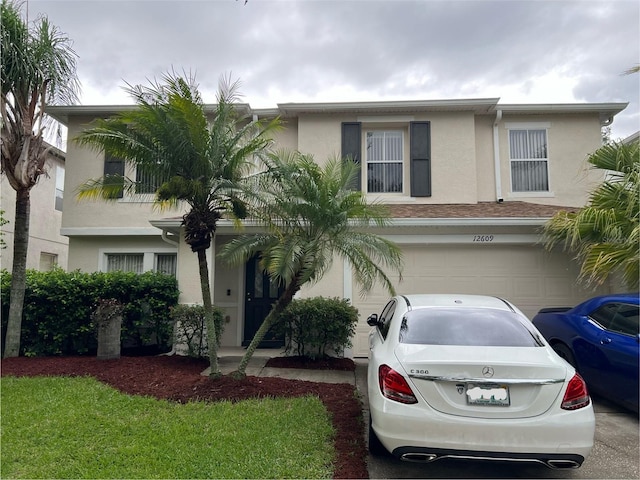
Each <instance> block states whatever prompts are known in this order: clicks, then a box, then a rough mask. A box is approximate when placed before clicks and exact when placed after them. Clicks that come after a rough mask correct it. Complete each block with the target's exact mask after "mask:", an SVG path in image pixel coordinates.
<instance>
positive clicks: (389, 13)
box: [25, 0, 640, 139]
mask: <svg viewBox="0 0 640 480" xmlns="http://www.w3.org/2000/svg"><path fill="white" fill-rule="evenodd" d="M25 6H26V7H28V15H29V18H30V19H33V18H35V17H36V16H37V15H38V14H39V13H44V14H46V15H47V16H48V17H49V19H50V20H51V22H52V23H53V24H54V25H56V26H58V27H59V28H60V29H61V30H62V31H63V32H65V33H66V34H67V35H68V36H69V37H70V38H71V39H72V40H73V42H74V49H75V51H76V53H77V54H78V56H79V59H78V74H79V77H80V81H81V82H82V88H83V91H82V98H81V103H82V104H84V105H97V104H128V103H132V102H131V99H130V98H129V97H128V96H127V95H126V93H125V92H124V91H123V88H122V87H123V86H124V85H125V82H126V83H130V84H138V83H146V82H147V80H148V79H153V78H157V77H159V76H160V75H161V74H162V73H164V72H167V71H169V70H171V69H174V70H176V71H179V72H181V71H183V70H184V71H190V72H193V73H195V75H196V79H197V81H198V83H199V85H200V90H201V92H202V94H203V97H204V100H205V101H206V102H211V103H213V102H215V92H216V89H217V84H218V80H219V78H220V76H221V75H223V74H227V75H229V74H230V75H231V76H232V77H233V78H234V79H240V80H241V82H242V88H241V91H242V93H243V101H245V102H247V103H249V104H251V106H252V107H254V108H263V107H265V108H266V107H275V106H276V104H278V103H288V102H334V101H376V100H413V99H454V98H456V99H457V98H493V97H499V98H500V99H501V100H500V101H501V103H573V102H629V106H628V107H627V109H626V110H625V111H624V112H622V114H620V115H618V116H617V117H616V120H615V121H614V124H613V127H612V136H613V138H614V139H618V138H624V137H626V136H628V135H630V134H632V133H634V132H636V131H637V130H639V129H640V111H639V109H640V106H639V96H640V75H639V74H633V75H623V72H625V71H627V70H628V69H630V68H632V67H634V66H636V65H638V63H640V52H639V50H640V2H638V0H604V1H599V0H574V1H570V0H464V1H463V0H414V1H404V0H384V1H383V0H375V1H374V0H340V1H331V0H297V1H294V0H288V1H280V0H248V1H247V2H245V1H244V0H199V1H186V0H164V1H163V0H146V1H142V0H138V1H136V0H126V1H124V0H29V1H28V3H27V4H26V5H25Z"/></svg>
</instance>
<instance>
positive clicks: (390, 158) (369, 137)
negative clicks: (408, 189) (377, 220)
mask: <svg viewBox="0 0 640 480" xmlns="http://www.w3.org/2000/svg"><path fill="white" fill-rule="evenodd" d="M403 137H404V136H403V133H402V131H399V130H389V131H383V130H374V131H369V132H367V134H366V142H367V143H366V148H367V157H366V159H367V192H368V193H401V192H402V177H403V163H404V148H403V144H404V138H403Z"/></svg>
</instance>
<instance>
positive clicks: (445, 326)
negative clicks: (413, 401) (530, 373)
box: [400, 308, 543, 347]
mask: <svg viewBox="0 0 640 480" xmlns="http://www.w3.org/2000/svg"><path fill="white" fill-rule="evenodd" d="M400 343H411V344H418V345H468V346H488V347H539V346H542V345H543V343H542V340H540V339H539V338H538V337H537V335H536V334H535V333H534V331H533V330H529V329H528V328H527V327H525V326H524V325H523V324H522V322H521V317H519V316H518V315H517V314H515V313H513V312H508V311H504V310H497V309H489V308H477V309H476V308H422V309H416V310H412V311H409V312H407V313H406V314H405V316H404V318H403V319H402V325H401V327H400Z"/></svg>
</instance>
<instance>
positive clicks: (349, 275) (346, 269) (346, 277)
mask: <svg viewBox="0 0 640 480" xmlns="http://www.w3.org/2000/svg"><path fill="white" fill-rule="evenodd" d="M342 265H343V267H342V280H343V287H342V297H343V298H346V299H347V300H349V301H350V302H352V303H353V272H352V271H351V263H349V261H348V260H347V259H346V258H345V259H344V260H343V261H342Z"/></svg>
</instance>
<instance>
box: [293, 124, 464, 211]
mask: <svg viewBox="0 0 640 480" xmlns="http://www.w3.org/2000/svg"><path fill="white" fill-rule="evenodd" d="M388 118H390V117H389V116H383V115H379V116H357V115H337V114H324V115H322V114H309V115H304V116H302V117H301V118H300V119H299V122H298V148H299V150H300V151H302V152H304V153H311V154H312V155H313V156H314V158H315V160H316V162H318V163H320V164H322V163H324V162H325V161H326V159H328V158H331V157H334V156H339V155H340V154H341V151H340V150H341V123H342V122H353V121H361V122H362V156H363V159H362V162H361V165H362V178H363V185H364V186H366V174H367V172H366V144H365V142H366V139H365V137H366V135H365V134H366V132H367V131H370V130H380V129H393V130H401V131H402V132H403V135H404V157H405V162H404V185H403V187H404V192H403V193H401V194H397V193H393V194H391V193H390V194H370V195H368V196H369V197H370V198H371V199H372V200H380V201H389V202H403V201H408V200H410V201H411V202H412V203H475V202H476V201H477V189H476V185H477V178H476V176H477V173H476V145H475V142H476V140H475V135H476V132H475V124H474V116H473V114H471V113H469V112H431V113H428V114H427V113H424V114H420V115H411V116H406V115H402V116H395V117H392V120H391V121H389V120H387V119H388ZM414 120H415V121H430V122H431V138H432V142H431V171H432V190H433V195H432V196H431V197H422V198H411V197H410V183H409V182H410V176H409V172H410V164H409V134H408V128H409V122H410V121H414Z"/></svg>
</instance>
